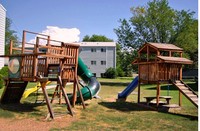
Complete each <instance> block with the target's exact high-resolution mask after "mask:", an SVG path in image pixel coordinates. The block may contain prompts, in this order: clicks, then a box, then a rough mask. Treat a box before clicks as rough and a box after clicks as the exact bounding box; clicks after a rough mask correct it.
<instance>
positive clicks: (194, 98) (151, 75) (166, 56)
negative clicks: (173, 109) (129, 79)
mask: <svg viewBox="0 0 200 131" xmlns="http://www.w3.org/2000/svg"><path fill="white" fill-rule="evenodd" d="M192 63H193V62H192V61H191V60H189V59H186V58H183V49H182V48H179V47H177V46H175V45H173V44H164V43H149V42H147V43H145V44H144V45H143V46H142V47H141V48H140V49H139V50H138V58H137V59H136V60H135V61H133V64H137V65H138V74H139V76H138V77H139V82H138V103H139V102H140V85H141V84H142V83H144V84H157V93H156V96H155V97H146V99H147V102H149V101H151V100H152V99H154V98H156V104H157V106H158V105H159V99H161V98H166V100H167V101H168V104H169V99H170V97H164V96H161V95H160V84H162V83H172V84H173V85H175V86H176V87H177V88H178V89H179V105H180V106H181V100H182V98H181V96H182V94H183V95H185V96H186V97H187V98H188V99H189V100H190V101H191V102H192V103H193V104H194V105H195V106H196V107H198V95H197V94H196V93H195V92H194V91H193V90H192V89H191V88H190V87H189V86H187V85H186V84H185V83H184V82H183V81H182V66H183V64H192Z"/></svg>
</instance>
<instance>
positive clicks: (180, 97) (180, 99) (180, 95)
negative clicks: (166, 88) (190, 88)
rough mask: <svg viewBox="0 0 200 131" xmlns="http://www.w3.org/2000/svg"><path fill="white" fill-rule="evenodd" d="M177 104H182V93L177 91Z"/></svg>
mask: <svg viewBox="0 0 200 131" xmlns="http://www.w3.org/2000/svg"><path fill="white" fill-rule="evenodd" d="M179 106H182V94H181V92H180V91H179Z"/></svg>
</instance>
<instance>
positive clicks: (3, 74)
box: [0, 66, 8, 89]
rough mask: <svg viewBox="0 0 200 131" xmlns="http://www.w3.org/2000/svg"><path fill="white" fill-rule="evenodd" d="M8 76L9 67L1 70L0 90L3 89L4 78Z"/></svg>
mask: <svg viewBox="0 0 200 131" xmlns="http://www.w3.org/2000/svg"><path fill="white" fill-rule="evenodd" d="M5 76H8V66H4V67H2V68H1V69H0V89H1V88H2V87H3V83H4V80H3V77H5Z"/></svg>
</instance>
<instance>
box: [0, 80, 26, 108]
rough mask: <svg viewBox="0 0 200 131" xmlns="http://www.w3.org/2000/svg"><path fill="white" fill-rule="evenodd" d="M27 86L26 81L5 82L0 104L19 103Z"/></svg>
mask: <svg viewBox="0 0 200 131" xmlns="http://www.w3.org/2000/svg"><path fill="white" fill-rule="evenodd" d="M27 84H28V82H27V81H6V85H5V89H4V91H3V94H2V96H1V103H2V104H11V103H20V99H21V97H22V95H23V93H24V90H25V88H26V86H27Z"/></svg>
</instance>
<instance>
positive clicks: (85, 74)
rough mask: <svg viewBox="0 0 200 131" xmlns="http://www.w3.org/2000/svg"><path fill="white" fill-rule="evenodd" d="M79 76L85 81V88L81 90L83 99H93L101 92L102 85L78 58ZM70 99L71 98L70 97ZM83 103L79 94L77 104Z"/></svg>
mask: <svg viewBox="0 0 200 131" xmlns="http://www.w3.org/2000/svg"><path fill="white" fill-rule="evenodd" d="M78 76H79V77H80V78H81V79H82V80H83V81H84V83H85V86H83V88H81V93H82V95H83V99H84V100H85V101H86V100H88V99H92V98H93V97H94V96H95V95H97V94H98V92H99V91H100V86H101V85H100V83H99V82H98V81H97V79H96V77H94V75H93V74H92V73H91V72H90V70H89V69H88V68H87V66H86V65H85V64H84V62H83V61H82V59H81V58H80V57H79V58H78ZM69 99H70V96H69ZM80 102H81V98H80V94H79V93H77V103H80Z"/></svg>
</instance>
